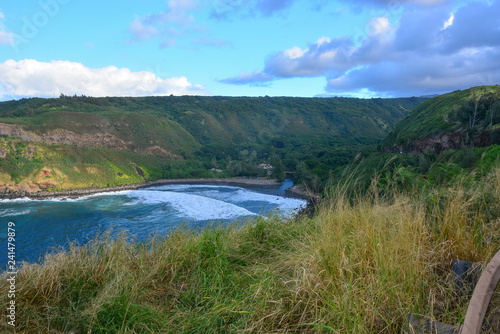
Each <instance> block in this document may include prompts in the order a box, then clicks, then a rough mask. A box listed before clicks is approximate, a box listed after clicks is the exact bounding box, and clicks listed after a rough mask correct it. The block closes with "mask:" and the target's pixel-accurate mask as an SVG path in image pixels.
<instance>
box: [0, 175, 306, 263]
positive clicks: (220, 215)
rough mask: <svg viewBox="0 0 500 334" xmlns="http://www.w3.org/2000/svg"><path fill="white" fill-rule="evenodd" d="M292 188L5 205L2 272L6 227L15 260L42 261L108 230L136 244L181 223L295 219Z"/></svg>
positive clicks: (199, 189) (1, 210)
mask: <svg viewBox="0 0 500 334" xmlns="http://www.w3.org/2000/svg"><path fill="white" fill-rule="evenodd" d="M291 185H292V183H291V181H289V180H287V181H285V182H284V183H283V184H282V186H281V187H254V188H240V187H233V186H212V185H166V186H160V187H152V188H147V189H140V190H130V191H120V192H114V193H103V194H96V195H91V196H87V197H82V198H78V199H68V200H61V199H48V200H43V201H40V200H38V201H35V200H30V199H27V198H25V199H16V200H3V201H0V241H1V242H0V245H2V246H3V248H4V250H0V252H1V254H2V258H1V259H0V261H1V263H0V265H1V267H0V268H1V269H5V266H6V263H7V228H8V226H7V224H8V222H13V223H14V224H15V232H16V238H15V246H16V254H15V255H16V261H18V262H19V261H29V262H37V261H40V259H42V258H43V255H44V254H45V253H46V252H47V251H51V250H53V249H55V248H58V247H59V248H60V247H63V248H64V247H67V246H68V243H69V242H74V241H76V242H78V243H79V244H85V243H86V242H88V241H89V240H91V239H92V238H94V237H95V236H96V235H100V234H102V233H103V232H105V231H112V233H113V234H115V235H116V233H119V232H120V231H123V230H125V231H127V232H128V234H129V235H131V236H132V237H134V238H135V239H136V240H139V241H141V240H144V239H146V238H147V237H149V236H151V235H153V234H155V233H158V234H161V235H165V234H168V233H169V231H171V230H172V229H175V228H176V227H178V226H179V225H181V224H186V225H187V226H189V227H190V228H193V229H200V228H203V227H205V226H207V225H209V224H212V223H214V222H216V223H223V224H231V223H235V222H238V221H241V220H243V219H248V218H250V219H251V218H255V217H258V216H259V215H261V214H267V213H269V212H271V211H276V212H279V213H280V214H283V215H290V214H292V213H293V212H295V211H298V210H299V209H300V208H301V207H304V206H305V205H306V202H305V201H303V200H301V199H295V198H286V197H283V195H284V190H285V189H286V188H287V187H290V186H291Z"/></svg>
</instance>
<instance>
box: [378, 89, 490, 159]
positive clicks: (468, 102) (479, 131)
mask: <svg viewBox="0 0 500 334" xmlns="http://www.w3.org/2000/svg"><path fill="white" fill-rule="evenodd" d="M492 144H500V86H498V85H497V86H480V87H473V88H470V89H467V90H463V91H455V92H452V93H448V94H444V95H440V96H437V97H434V98H431V99H429V100H427V101H425V102H423V103H422V104H421V105H419V106H418V107H417V108H416V109H415V110H414V111H412V112H411V113H410V114H409V115H408V116H407V117H406V118H404V119H403V120H402V121H401V122H399V123H398V124H397V125H396V126H395V127H394V130H392V131H391V132H390V134H389V135H388V136H387V137H386V138H385V139H384V140H383V141H382V142H381V145H380V147H381V148H382V149H383V150H385V151H394V152H397V151H409V152H417V153H419V152H422V151H423V150H425V149H428V148H430V149H433V150H434V151H442V150H445V149H458V148H460V147H461V146H462V145H467V146H469V145H473V146H476V147H484V146H489V145H492Z"/></svg>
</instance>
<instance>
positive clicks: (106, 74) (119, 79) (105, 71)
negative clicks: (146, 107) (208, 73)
mask: <svg viewBox="0 0 500 334" xmlns="http://www.w3.org/2000/svg"><path fill="white" fill-rule="evenodd" d="M0 84H1V85H2V86H3V91H0V99H1V98H3V97H4V96H19V97H21V96H39V97H53V96H59V95H60V94H61V93H63V94H66V95H74V94H77V95H81V94H83V95H89V96H95V97H99V96H150V95H170V94H174V95H206V94H207V91H206V90H205V88H203V87H202V86H200V85H193V84H191V83H190V82H189V81H188V80H187V78H186V77H173V78H167V79H161V78H159V77H157V76H156V75H155V74H153V73H151V72H147V71H141V72H132V71H130V70H129V69H128V68H117V67H115V66H108V67H103V68H97V69H92V68H88V67H86V66H84V65H82V64H81V63H75V62H70V61H51V62H48V63H46V62H39V61H37V60H33V59H26V60H21V61H14V60H7V61H5V62H3V63H0Z"/></svg>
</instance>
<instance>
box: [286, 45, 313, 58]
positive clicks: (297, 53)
mask: <svg viewBox="0 0 500 334" xmlns="http://www.w3.org/2000/svg"><path fill="white" fill-rule="evenodd" d="M307 51H308V50H307V49H306V50H302V49H301V48H299V47H298V46H294V47H293V48H291V49H288V50H285V51H283V54H284V55H285V56H286V57H288V59H296V58H300V57H302V56H303V55H304V53H306V52H307Z"/></svg>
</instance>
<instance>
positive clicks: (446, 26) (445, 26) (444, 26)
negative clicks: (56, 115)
mask: <svg viewBox="0 0 500 334" xmlns="http://www.w3.org/2000/svg"><path fill="white" fill-rule="evenodd" d="M454 18H455V16H453V13H451V15H450V18H449V19H448V20H446V21H445V22H444V24H443V30H444V29H446V28H448V27H449V26H451V25H452V24H453V19H454Z"/></svg>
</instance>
